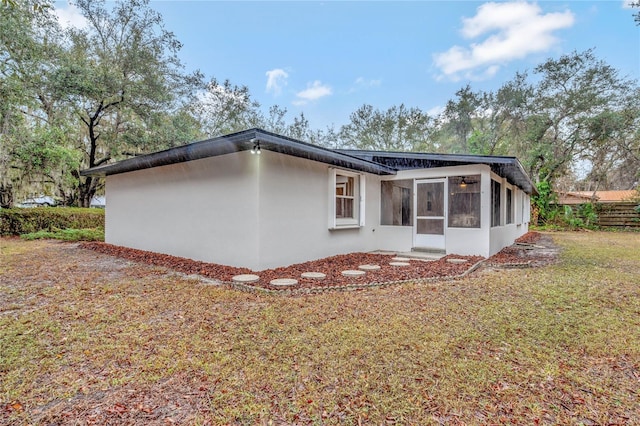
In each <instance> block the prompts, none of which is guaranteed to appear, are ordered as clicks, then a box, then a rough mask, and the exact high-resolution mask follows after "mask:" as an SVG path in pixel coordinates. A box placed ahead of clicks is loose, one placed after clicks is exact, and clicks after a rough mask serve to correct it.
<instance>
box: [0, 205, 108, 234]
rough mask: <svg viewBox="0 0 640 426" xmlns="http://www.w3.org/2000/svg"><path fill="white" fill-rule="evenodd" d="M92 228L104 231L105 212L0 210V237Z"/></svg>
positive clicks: (65, 209) (79, 209) (81, 210)
mask: <svg viewBox="0 0 640 426" xmlns="http://www.w3.org/2000/svg"><path fill="white" fill-rule="evenodd" d="M92 228H94V229H102V230H104V210H102V209H82V208H69V207H36V208H31V209H25V208H14V209H2V210H0V235H22V234H31V233H34V232H38V231H50V232H55V231H59V230H61V229H92Z"/></svg>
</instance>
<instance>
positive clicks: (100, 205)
mask: <svg viewBox="0 0 640 426" xmlns="http://www.w3.org/2000/svg"><path fill="white" fill-rule="evenodd" d="M89 207H93V208H96V209H104V208H105V207H107V197H105V196H104V195H94V196H93V198H92V199H91V203H90V204H89Z"/></svg>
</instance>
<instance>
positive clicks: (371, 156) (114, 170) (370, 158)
mask: <svg viewBox="0 0 640 426" xmlns="http://www.w3.org/2000/svg"><path fill="white" fill-rule="evenodd" d="M256 142H258V143H259V144H260V149H261V150H262V149H264V150H267V151H273V152H277V153H280V154H285V155H291V156H294V157H299V158H304V159H307V160H312V161H318V162H321V163H325V164H329V165H332V166H336V167H342V168H345V169H350V170H355V171H359V172H366V173H372V174H376V175H395V174H396V173H397V171H399V170H410V169H429V168H435V167H446V166H459V165H465V164H486V165H489V166H490V167H491V170H493V171H494V172H495V173H496V174H498V175H499V176H501V177H504V178H506V179H507V180H508V181H509V182H510V183H512V184H514V185H517V186H519V187H520V188H522V189H523V190H524V191H525V192H527V193H529V194H531V193H536V192H537V191H536V188H535V185H534V184H533V182H532V181H531V179H530V178H529V176H528V175H527V173H526V172H525V171H524V168H523V167H522V164H520V162H519V161H518V159H517V158H515V157H499V156H483V155H458V154H429V153H421V152H386V151H363V150H350V149H336V150H333V149H328V148H324V147H321V146H318V145H312V144H309V143H306V142H302V141H299V140H296V139H293V138H289V137H286V136H281V135H278V134H275V133H271V132H267V131H265V130H262V129H249V130H244V131H242V132H237V133H232V134H229V135H225V136H219V137H216V138H212V139H207V140H203V141H200V142H194V143H190V144H187V145H183V146H179V147H175V148H170V149H167V150H164V151H159V152H154V153H152V154H147V155H140V156H138V157H133V158H128V159H126V160H122V161H118V162H116V163H113V164H105V165H101V166H97V167H92V168H90V169H87V170H83V171H81V172H80V174H81V175H82V176H100V177H104V176H110V175H115V174H120V173H127V172H132V171H136V170H144V169H150V168H153V167H160V166H166V165H170V164H177V163H183V162H187V161H193V160H199V159H202V158H208V157H216V156H219V155H225V154H231V153H234V152H240V151H247V150H251V149H253V147H254V144H255V143H256Z"/></svg>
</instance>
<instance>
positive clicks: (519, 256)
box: [487, 231, 557, 267]
mask: <svg viewBox="0 0 640 426" xmlns="http://www.w3.org/2000/svg"><path fill="white" fill-rule="evenodd" d="M541 248H542V250H541ZM556 254H557V248H556V247H555V245H554V244H553V242H552V241H551V238H550V237H548V236H545V235H543V234H541V233H539V232H534V231H530V232H527V233H526V234H524V235H523V236H521V237H520V238H518V239H517V240H516V244H514V245H512V246H509V247H505V248H503V249H502V250H501V251H500V252H498V253H496V254H494V255H493V256H491V257H490V258H489V259H487V264H489V265H494V266H512V267H522V266H543V265H547V264H549V263H552V262H553V261H554V260H555V259H556Z"/></svg>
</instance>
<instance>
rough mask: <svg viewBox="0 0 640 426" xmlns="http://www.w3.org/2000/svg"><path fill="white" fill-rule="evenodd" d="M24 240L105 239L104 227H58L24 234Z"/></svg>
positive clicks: (21, 236)
mask: <svg viewBox="0 0 640 426" xmlns="http://www.w3.org/2000/svg"><path fill="white" fill-rule="evenodd" d="M20 238H22V239H23V240H43V239H53V240H63V241H104V229H58V230H56V231H38V232H32V233H30V234H22V235H20Z"/></svg>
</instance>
